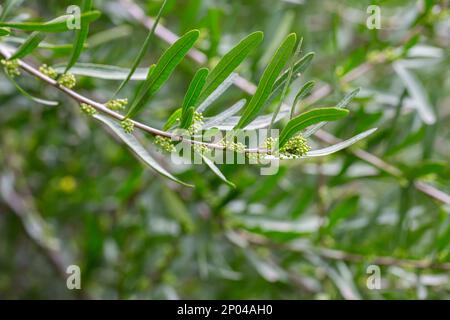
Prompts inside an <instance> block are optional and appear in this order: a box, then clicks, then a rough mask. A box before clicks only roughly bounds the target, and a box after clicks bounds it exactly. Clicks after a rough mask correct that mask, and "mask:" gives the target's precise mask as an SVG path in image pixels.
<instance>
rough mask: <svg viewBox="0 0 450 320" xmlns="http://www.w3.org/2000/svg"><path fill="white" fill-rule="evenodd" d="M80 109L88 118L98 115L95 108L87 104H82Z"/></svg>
mask: <svg viewBox="0 0 450 320" xmlns="http://www.w3.org/2000/svg"><path fill="white" fill-rule="evenodd" d="M80 109H81V111H83V113H84V114H86V115H88V116H93V115H94V114H96V113H97V110H95V108H94V107H93V106H91V105H88V104H86V103H82V104H80Z"/></svg>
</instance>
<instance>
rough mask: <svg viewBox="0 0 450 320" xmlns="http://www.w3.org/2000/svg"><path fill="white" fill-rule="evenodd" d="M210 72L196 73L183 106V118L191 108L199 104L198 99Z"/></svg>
mask: <svg viewBox="0 0 450 320" xmlns="http://www.w3.org/2000/svg"><path fill="white" fill-rule="evenodd" d="M208 73H209V70H208V69H207V68H201V69H198V71H197V72H196V73H195V75H194V78H193V79H192V81H191V83H190V84H189V88H188V90H187V92H186V95H185V96H184V100H183V106H182V110H183V111H182V117H184V116H185V114H186V112H187V111H188V109H189V108H190V107H194V106H195V105H196V103H197V99H198V97H199V96H200V92H201V91H202V89H203V86H204V85H205V83H206V77H207V76H208Z"/></svg>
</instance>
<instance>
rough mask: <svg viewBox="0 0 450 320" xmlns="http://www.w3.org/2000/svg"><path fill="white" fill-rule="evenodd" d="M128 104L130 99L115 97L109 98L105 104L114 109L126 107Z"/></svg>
mask: <svg viewBox="0 0 450 320" xmlns="http://www.w3.org/2000/svg"><path fill="white" fill-rule="evenodd" d="M127 104H128V99H114V100H109V101H108V102H107V103H105V106H106V107H107V108H108V109H110V110H113V111H118V110H122V109H125V107H126V105H127Z"/></svg>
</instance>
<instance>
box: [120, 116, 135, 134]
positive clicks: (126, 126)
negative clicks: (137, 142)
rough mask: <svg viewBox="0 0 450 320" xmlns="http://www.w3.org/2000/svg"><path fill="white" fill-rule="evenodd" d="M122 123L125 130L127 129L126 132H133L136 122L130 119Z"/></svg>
mask: <svg viewBox="0 0 450 320" xmlns="http://www.w3.org/2000/svg"><path fill="white" fill-rule="evenodd" d="M120 125H121V126H122V129H123V131H125V132H126V133H132V132H133V131H134V122H133V121H131V120H130V119H125V120H123V121H121V122H120Z"/></svg>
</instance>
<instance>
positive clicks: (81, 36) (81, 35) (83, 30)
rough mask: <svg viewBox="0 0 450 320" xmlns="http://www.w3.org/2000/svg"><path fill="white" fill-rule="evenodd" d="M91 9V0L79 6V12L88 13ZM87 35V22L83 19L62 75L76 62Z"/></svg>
mask: <svg viewBox="0 0 450 320" xmlns="http://www.w3.org/2000/svg"><path fill="white" fill-rule="evenodd" d="M91 9H92V0H83V4H82V6H81V12H88V11H90V10H91ZM88 34H89V22H88V21H87V20H86V19H85V20H82V21H81V24H80V29H78V30H77V31H76V33H75V43H74V44H73V49H72V55H71V56H70V60H69V63H68V64H67V66H66V70H64V73H67V71H69V69H70V68H72V67H73V65H74V64H75V63H76V62H77V61H78V58H79V57H80V55H81V52H82V51H83V48H84V43H85V42H86V39H87V36H88Z"/></svg>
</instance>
